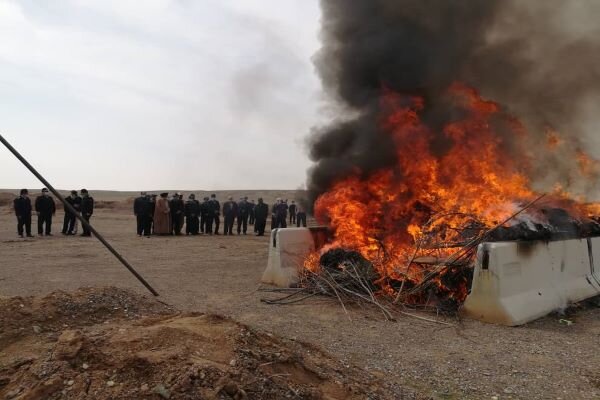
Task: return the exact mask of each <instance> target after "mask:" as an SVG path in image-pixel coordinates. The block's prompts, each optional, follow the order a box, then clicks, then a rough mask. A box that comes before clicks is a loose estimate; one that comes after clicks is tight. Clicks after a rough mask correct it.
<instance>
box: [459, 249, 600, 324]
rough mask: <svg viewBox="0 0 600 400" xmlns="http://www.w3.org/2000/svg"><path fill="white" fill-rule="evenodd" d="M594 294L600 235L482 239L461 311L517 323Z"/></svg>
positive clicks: (598, 282)
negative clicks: (546, 239) (541, 239)
mask: <svg viewBox="0 0 600 400" xmlns="http://www.w3.org/2000/svg"><path fill="white" fill-rule="evenodd" d="M597 295H600V238H591V239H574V240H561V241H554V242H539V241H536V242H499V243H483V244H481V245H480V246H479V248H478V252H477V260H476V264H475V270H474V275H473V284H472V287H471V292H470V294H469V296H468V297H467V299H466V301H465V303H464V307H463V312H464V314H465V315H466V316H467V317H469V318H473V319H478V320H482V321H485V322H491V323H496V324H502V325H509V326H515V325H522V324H525V323H527V322H530V321H533V320H535V319H537V318H540V317H543V316H545V315H547V314H549V313H551V312H553V311H556V310H559V309H562V308H565V307H567V306H568V305H569V304H571V303H574V302H578V301H582V300H584V299H587V298H590V297H594V296H597Z"/></svg>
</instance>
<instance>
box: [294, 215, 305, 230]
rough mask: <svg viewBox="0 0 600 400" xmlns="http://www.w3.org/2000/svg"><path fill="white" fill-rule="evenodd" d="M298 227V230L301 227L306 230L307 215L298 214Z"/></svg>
mask: <svg viewBox="0 0 600 400" xmlns="http://www.w3.org/2000/svg"><path fill="white" fill-rule="evenodd" d="M296 226H297V227H298V228H300V226H303V227H305V228H306V214H298V219H297V222H296Z"/></svg>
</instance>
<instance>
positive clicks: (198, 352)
mask: <svg viewBox="0 0 600 400" xmlns="http://www.w3.org/2000/svg"><path fill="white" fill-rule="evenodd" d="M0 323H1V328H0V349H2V351H1V352H0V396H1V398H8V399H18V400H38V399H48V400H54V399H90V398H92V399H106V400H113V399H123V400H129V399H139V398H144V399H160V398H162V399H174V400H175V399H190V400H191V399H215V400H216V399H224V400H227V399H233V400H245V399H273V400H277V399H282V398H290V399H312V400H319V399H323V400H327V399H337V400H346V399H348V400H359V399H364V398H369V399H373V400H375V399H387V398H397V397H401V396H402V392H401V391H398V390H395V389H394V388H390V389H388V388H387V386H388V385H387V384H386V382H384V381H382V380H381V379H377V378H375V377H374V376H373V375H371V374H367V373H365V372H364V371H363V370H360V369H359V368H346V367H345V366H344V365H343V364H342V363H340V362H339V361H337V360H335V359H333V358H331V357H330V356H328V355H327V354H325V353H323V352H322V351H320V350H319V349H316V348H314V346H311V345H309V344H303V343H300V342H297V341H291V340H289V339H281V338H277V337H275V336H274V335H272V334H265V333H259V332H256V331H255V330H253V329H252V328H249V327H248V326H245V325H242V324H239V323H237V322H235V321H233V320H231V319H228V318H224V317H221V316H215V315H205V314H199V313H178V312H176V311H175V310H173V309H171V307H168V306H165V305H163V304H162V303H160V302H158V301H157V300H155V299H154V298H148V297H143V296H140V295H139V294H136V293H134V292H132V291H128V290H124V289H117V288H88V289H81V290H78V291H76V292H71V293H66V292H61V291H59V292H53V293H51V294H49V295H47V296H45V297H27V298H23V297H12V298H6V299H0Z"/></svg>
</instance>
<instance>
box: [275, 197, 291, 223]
mask: <svg viewBox="0 0 600 400" xmlns="http://www.w3.org/2000/svg"><path fill="white" fill-rule="evenodd" d="M287 210H288V206H287V204H286V203H285V202H284V201H281V199H280V200H279V202H278V203H277V205H276V206H275V207H274V211H275V228H287Z"/></svg>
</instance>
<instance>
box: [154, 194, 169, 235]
mask: <svg viewBox="0 0 600 400" xmlns="http://www.w3.org/2000/svg"><path fill="white" fill-rule="evenodd" d="M168 197H169V193H161V194H160V197H159V198H158V199H157V200H156V207H155V209H154V233H155V234H157V235H170V234H171V209H170V208H169V199H168Z"/></svg>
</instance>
